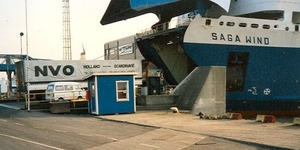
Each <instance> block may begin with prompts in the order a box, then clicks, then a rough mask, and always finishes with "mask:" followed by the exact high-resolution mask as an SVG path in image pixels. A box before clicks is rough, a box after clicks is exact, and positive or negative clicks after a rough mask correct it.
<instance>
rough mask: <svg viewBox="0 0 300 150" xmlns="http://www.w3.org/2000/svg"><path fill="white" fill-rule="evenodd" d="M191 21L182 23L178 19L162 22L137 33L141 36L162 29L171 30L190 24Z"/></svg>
mask: <svg viewBox="0 0 300 150" xmlns="http://www.w3.org/2000/svg"><path fill="white" fill-rule="evenodd" d="M190 23H191V21H185V22H182V23H177V21H176V20H173V21H170V22H164V23H161V24H155V25H153V26H152V27H151V28H147V29H145V30H142V31H140V32H139V33H137V34H136V36H137V38H141V37H143V36H147V35H150V34H154V33H159V32H162V31H166V30H170V29H176V28H179V27H182V26H189V25H190Z"/></svg>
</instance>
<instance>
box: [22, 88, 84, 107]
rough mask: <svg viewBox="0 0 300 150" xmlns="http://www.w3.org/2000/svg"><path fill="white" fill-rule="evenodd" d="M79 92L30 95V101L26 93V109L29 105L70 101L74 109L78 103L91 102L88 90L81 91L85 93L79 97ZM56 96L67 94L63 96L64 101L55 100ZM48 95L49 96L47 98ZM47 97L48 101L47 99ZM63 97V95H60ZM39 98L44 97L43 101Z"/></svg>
mask: <svg viewBox="0 0 300 150" xmlns="http://www.w3.org/2000/svg"><path fill="white" fill-rule="evenodd" d="M78 92H79V91H64V92H51V93H49V92H47V93H30V95H29V98H30V99H29V100H28V94H27V93H26V94H25V95H24V97H25V105H26V108H28V105H29V103H31V102H35V103H51V102H55V101H63V100H64V101H70V102H72V103H73V107H75V103H76V102H84V101H89V100H90V96H89V95H90V94H89V91H88V90H85V91H80V92H83V93H82V94H81V95H78V94H77V93H78ZM55 94H65V96H63V99H55V96H56V95H55ZM47 95H48V96H47ZM46 96H47V99H46ZM59 96H61V95H59ZM37 97H43V98H42V99H38V98H37Z"/></svg>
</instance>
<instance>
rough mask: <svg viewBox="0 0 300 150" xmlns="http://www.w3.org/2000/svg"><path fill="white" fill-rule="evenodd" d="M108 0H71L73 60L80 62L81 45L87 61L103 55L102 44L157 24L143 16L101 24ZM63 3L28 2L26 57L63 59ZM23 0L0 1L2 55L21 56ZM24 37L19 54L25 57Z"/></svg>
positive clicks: (151, 17)
mask: <svg viewBox="0 0 300 150" xmlns="http://www.w3.org/2000/svg"><path fill="white" fill-rule="evenodd" d="M109 2H110V0H70V2H69V3H70V22H71V23H70V24H71V44H72V45H71V48H72V59H73V60H78V59H80V53H81V52H82V45H83V46H84V48H85V50H86V58H87V59H95V58H98V57H101V56H103V54H104V52H103V49H104V43H106V42H109V41H113V40H117V39H120V38H123V37H126V36H130V35H133V34H135V33H138V32H140V31H142V30H144V29H146V28H150V27H151V25H153V24H154V23H156V22H157V21H158V19H157V17H156V16H155V15H154V14H146V15H143V16H139V17H136V18H133V19H127V20H126V21H119V22H116V23H113V24H109V25H105V26H103V25H101V24H100V20H101V18H102V16H103V14H104V13H105V11H106V8H107V6H108V4H109ZM62 11H63V10H62V0H27V25H28V26H27V27H28V32H27V35H28V55H29V56H31V57H34V58H44V59H53V60H62V59H63V46H62V45H63V39H62V36H63V23H62ZM25 12H26V11H25V0H0V51H1V54H20V53H21V39H20V32H24V33H25V34H26V13H25ZM26 53H27V50H26V35H24V36H23V37H22V54H26Z"/></svg>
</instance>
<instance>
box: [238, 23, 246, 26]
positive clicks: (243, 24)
mask: <svg viewBox="0 0 300 150" xmlns="http://www.w3.org/2000/svg"><path fill="white" fill-rule="evenodd" d="M239 27H247V23H240V24H239Z"/></svg>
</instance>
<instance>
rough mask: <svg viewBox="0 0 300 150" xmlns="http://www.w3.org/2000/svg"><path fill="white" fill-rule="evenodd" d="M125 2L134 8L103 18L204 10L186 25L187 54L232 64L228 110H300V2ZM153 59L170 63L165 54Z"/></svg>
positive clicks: (163, 16) (199, 61)
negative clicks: (164, 57)
mask: <svg viewBox="0 0 300 150" xmlns="http://www.w3.org/2000/svg"><path fill="white" fill-rule="evenodd" d="M112 2H114V1H112ZM112 2H111V3H112ZM123 2H124V3H125V2H126V3H128V4H129V5H126V6H128V7H130V9H127V8H126V9H125V8H124V6H125V5H123V7H122V9H123V10H126V11H124V12H116V10H121V9H114V12H113V13H110V15H111V14H116V15H119V18H118V16H115V17H114V18H113V20H109V19H108V20H107V18H109V12H106V14H105V16H104V18H103V20H102V22H101V23H104V24H105V22H106V23H111V22H109V21H119V20H122V19H125V18H126V19H127V18H130V17H134V16H137V15H141V14H143V13H149V12H152V13H155V14H156V15H157V16H159V18H160V21H159V22H158V23H157V24H159V23H161V22H164V21H166V20H168V19H170V18H171V17H174V16H175V15H179V14H184V13H187V12H188V11H190V12H192V11H193V12H197V13H198V14H197V15H196V17H195V18H193V17H192V21H191V23H190V24H189V25H188V27H187V29H186V30H185V32H184V34H183V37H182V39H183V40H182V43H181V45H182V48H183V50H184V52H185V54H184V55H187V56H189V58H190V59H191V60H192V61H193V62H194V63H195V64H196V65H197V66H200V67H201V66H226V111H227V112H241V113H242V114H243V116H255V115H257V114H270V115H276V116H297V115H300V67H299V66H300V59H299V57H300V31H299V30H300V29H299V28H300V1H298V0H251V1H249V0H211V1H209V0H156V1H147V2H145V3H143V2H139V1H135V0H130V1H129V0H124V1H123ZM182 5H185V6H187V7H183V8H182ZM110 6H112V5H110ZM119 7H120V6H119ZM162 10H164V11H162ZM118 19H119V20H118ZM148 36H149V35H148ZM179 39H180V38H179ZM146 40H148V39H146ZM148 51H149V52H147V54H149V53H156V52H157V53H159V51H156V52H155V51H153V49H149V50H148ZM170 54H171V53H170ZM176 55H177V54H176ZM153 56H159V55H157V54H154V55H153ZM171 57H172V56H171ZM152 60H155V61H157V62H154V63H156V64H162V65H163V64H166V63H165V62H164V63H162V61H164V60H165V59H163V58H159V59H154V58H152ZM168 61H170V60H168ZM163 67H165V66H163Z"/></svg>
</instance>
